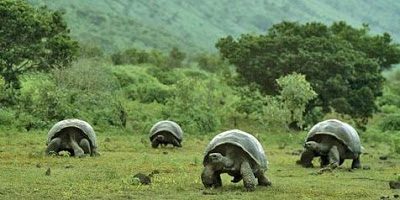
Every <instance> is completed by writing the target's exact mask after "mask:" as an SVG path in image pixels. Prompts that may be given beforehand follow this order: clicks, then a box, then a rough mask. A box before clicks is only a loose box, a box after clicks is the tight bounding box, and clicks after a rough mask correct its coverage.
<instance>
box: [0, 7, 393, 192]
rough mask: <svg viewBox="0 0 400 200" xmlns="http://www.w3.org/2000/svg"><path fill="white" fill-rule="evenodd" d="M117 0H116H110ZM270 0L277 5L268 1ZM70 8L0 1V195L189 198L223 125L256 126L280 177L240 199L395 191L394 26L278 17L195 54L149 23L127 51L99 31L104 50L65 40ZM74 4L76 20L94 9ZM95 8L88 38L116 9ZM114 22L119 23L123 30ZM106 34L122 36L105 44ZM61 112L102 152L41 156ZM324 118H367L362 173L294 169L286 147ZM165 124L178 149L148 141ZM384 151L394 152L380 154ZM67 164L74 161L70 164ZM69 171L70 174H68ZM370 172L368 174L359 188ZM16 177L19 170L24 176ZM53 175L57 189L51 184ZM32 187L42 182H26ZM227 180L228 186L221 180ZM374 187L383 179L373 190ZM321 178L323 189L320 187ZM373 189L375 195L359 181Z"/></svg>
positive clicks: (232, 189) (248, 128)
mask: <svg viewBox="0 0 400 200" xmlns="http://www.w3.org/2000/svg"><path fill="white" fill-rule="evenodd" d="M30 2H32V1H30ZM36 2H38V1H36ZM74 2H75V3H76V1H62V2H60V4H54V5H64V4H68V5H74V4H73V3H74ZM79 2H81V3H82V4H81V5H80V6H79V7H78V6H77V7H75V8H74V9H78V10H79V9H82V8H84V7H85V6H89V4H88V3H87V2H86V1H84V2H83V1H79ZM98 2H99V6H105V4H107V5H110V4H109V3H110V2H108V1H107V3H105V2H101V1H98ZM121 2H125V1H122V0H121V1H118V3H116V4H114V5H120V3H121ZM138 2H140V3H141V4H143V5H147V4H145V2H144V1H143V2H142V1H135V3H138ZM146 2H147V1H146ZM160 2H162V1H160ZM221 2H223V1H219V2H218V3H217V4H221ZM232 2H234V3H235V4H236V3H237V2H236V1H232ZM266 2H267V3H268V1H266ZM53 3H54V2H53V1H52V2H51V3H50V2H48V4H49V5H53ZM303 3H304V2H303ZM181 4H183V5H193V4H195V3H194V1H193V2H192V1H188V2H186V3H181ZM278 4H279V5H280V6H282V5H285V3H276V4H274V5H278ZM320 4H322V3H320ZM341 4H344V3H336V4H335V5H336V6H340V5H341ZM34 5H37V4H34ZM132 5H133V4H132ZM173 5H175V2H174V3H173ZM205 5H208V3H205V4H204V5H203V6H205ZM271 5H272V4H271ZM394 5H397V4H396V3H394ZM126 8H129V6H126ZM167 8H168V7H166V10H168V9H172V8H168V9H167ZM324 8H326V7H324ZM70 9H73V6H71V7H68V6H65V10H64V11H66V12H67V15H63V14H62V13H61V12H59V11H52V10H49V9H48V8H45V7H41V8H36V7H31V6H29V5H28V4H27V3H25V2H24V1H14V0H4V1H1V2H0V11H2V12H0V15H1V18H0V25H1V26H0V33H5V34H0V45H1V46H0V69H1V70H0V144H1V147H0V158H1V159H0V160H2V161H1V163H0V164H1V165H0V166H2V167H1V170H2V171H3V172H4V173H2V175H1V176H0V178H2V179H3V178H5V177H7V178H8V177H12V178H11V180H10V181H5V182H2V183H1V184H0V185H1V186H2V187H0V197H2V195H4V196H5V197H6V198H11V196H12V197H15V198H17V197H21V198H28V197H31V198H54V197H57V196H55V195H54V193H51V192H48V191H47V192H46V191H44V190H43V191H42V189H47V190H49V191H57V192H58V193H57V195H58V194H61V195H62V198H66V199H68V198H111V199H112V198H135V196H132V194H131V193H132V191H135V192H138V193H139V194H144V195H149V194H150V193H151V194H152V195H154V196H150V197H149V198H153V197H154V198H161V197H163V195H168V197H170V198H178V197H179V198H185V197H186V198H193V197H195V198H198V197H199V194H200V191H202V190H203V187H202V185H201V183H200V182H199V178H198V176H197V175H199V173H198V172H199V170H200V169H201V167H202V165H201V159H202V158H201V153H202V150H203V147H204V146H205V145H206V144H207V142H208V141H209V140H210V139H211V137H212V136H214V135H215V134H216V133H218V132H221V131H223V130H227V129H232V128H239V129H242V130H245V131H247V132H250V133H252V134H254V135H255V136H256V137H257V138H258V139H259V140H260V141H261V143H262V144H263V146H264V147H265V148H266V151H267V155H268V156H271V157H270V159H271V160H270V162H271V163H273V166H274V167H272V168H275V169H273V170H272V171H270V172H271V176H272V177H273V179H272V180H273V181H276V186H273V187H272V188H266V189H264V188H263V189H260V190H258V191H256V193H254V194H248V196H246V197H244V198H255V197H257V196H258V195H259V194H260V193H264V191H267V193H269V195H271V197H272V198H281V199H293V198H295V199H296V198H297V199H298V198H304V199H307V198H324V199H329V198H330V199H335V198H339V197H343V196H346V195H348V196H349V198H358V197H360V196H361V197H365V198H367V197H371V196H370V195H373V197H376V196H377V195H378V194H381V191H382V192H384V193H386V194H391V191H388V189H385V188H384V187H383V185H382V184H381V183H382V182H385V184H387V183H386V182H387V180H389V179H394V177H393V178H392V176H393V173H394V172H396V171H398V167H397V166H398V165H397V164H398V156H397V154H398V153H400V139H399V138H400V134H399V131H400V115H399V114H398V113H399V111H400V100H399V99H400V89H399V88H400V70H399V69H397V68H393V65H395V64H398V62H399V61H400V60H399V59H400V58H399V56H400V53H399V52H400V49H399V47H398V45H397V44H396V43H395V42H393V41H392V36H391V35H390V34H388V33H383V34H377V35H375V34H373V32H372V31H370V30H369V26H366V25H365V26H363V27H361V28H355V27H353V26H351V25H350V24H347V23H346V22H335V23H333V24H332V25H325V24H324V23H323V22H308V23H300V22H288V21H284V22H276V23H273V24H271V25H272V28H271V29H269V31H268V32H267V34H261V35H260V34H257V33H251V34H248V32H249V31H242V32H241V33H243V35H242V36H240V37H238V39H235V34H233V36H226V35H227V34H223V36H221V37H220V38H219V39H220V40H219V41H218V42H216V41H213V42H212V44H211V45H212V46H214V45H216V46H217V48H218V50H219V52H218V53H219V54H211V53H205V52H201V53H199V52H197V51H196V50H195V49H198V47H197V46H193V49H191V48H189V47H187V46H185V45H177V43H176V41H172V42H170V43H161V42H160V41H162V40H163V39H162V37H161V40H155V38H157V36H158V35H157V34H158V33H157V34H156V35H151V36H150V37H151V39H152V42H154V43H158V45H160V46H153V45H149V44H150V43H147V40H146V39H143V38H145V37H149V36H147V35H146V33H148V32H146V31H144V32H143V33H140V34H139V33H138V32H135V33H138V34H137V35H135V37H137V40H140V41H142V44H143V45H130V46H129V44H131V43H127V42H124V41H125V40H117V39H115V38H114V37H109V38H108V39H107V40H102V41H103V42H104V43H102V44H101V45H98V44H94V43H91V42H90V41H87V37H89V36H82V37H79V39H80V40H86V42H82V41H80V42H77V41H75V39H74V38H77V37H78V36H77V35H76V34H78V33H79V31H76V28H75V31H74V29H73V28H72V29H71V30H72V34H71V35H73V34H75V36H74V37H71V36H70V33H69V26H67V24H66V22H65V21H64V16H65V17H66V18H67V19H69V20H70V21H69V22H73V21H71V18H70V17H71V15H69V14H68V13H69V12H71V10H70ZM116 10H118V9H117V8H116ZM126 12H128V13H130V12H129V11H128V10H127V11H126ZM76 13H77V14H79V15H80V16H81V17H85V16H91V15H92V14H93V13H91V12H82V11H81V12H77V11H76ZM15 16H17V17H15ZM177 16H179V15H177ZM92 17H94V18H93V19H96V23H97V22H98V24H97V25H98V27H97V28H95V29H93V30H89V31H87V30H88V29H86V31H87V32H90V33H93V34H99V35H98V37H94V38H97V39H98V38H101V37H100V35H102V32H101V31H97V30H100V29H102V27H103V26H104V27H106V26H108V25H109V24H110V23H114V22H115V21H108V19H110V20H111V19H113V18H112V17H110V18H108V17H107V18H102V17H101V16H97V15H94V14H93V16H92ZM177 18H178V17H177ZM83 19H86V18H83ZM113 20H115V19H113ZM172 21H173V20H172ZM123 22H124V21H123V19H121V21H120V26H123ZM132 23H133V24H135V23H134V22H132ZM171 23H173V22H171ZM72 24H74V23H72ZM68 25H69V24H68ZM75 25H76V24H75ZM81 25H82V24H81ZM72 26H74V25H72ZM244 27H246V26H244ZM382 27H384V26H383V25H382ZM88 28H89V29H91V28H93V27H88ZM262 28H263V29H264V30H266V29H267V27H262ZM107 30H108V31H111V32H112V35H116V34H115V33H119V32H114V31H118V29H115V30H109V29H107ZM138 30H139V31H140V30H141V29H138ZM157 30H158V29H157ZM193 30H195V29H193ZM246 30H251V29H246ZM182 33H184V31H182ZM210 33H212V32H210ZM110 34H111V33H110ZM121 34H122V33H121ZM145 35H146V36H145ZM174 37H175V36H174ZM205 37H208V36H207V35H205ZM121 38H124V37H121ZM176 38H180V37H176ZM188 38H189V39H188V40H190V39H191V38H192V37H189V36H188ZM142 39H143V40H142ZM158 39H159V38H158ZM180 39H181V38H180ZM203 39H204V38H203ZM114 40H115V43H119V44H118V45H116V46H113V45H110V46H108V45H107V44H109V42H110V41H114ZM135 40H136V39H135ZM107 41H108V42H107ZM199 41H203V40H202V39H201V38H199V40H196V43H197V44H198V42H199ZM200 43H201V42H200ZM121 44H124V45H126V46H123V45H121ZM202 44H203V45H206V44H207V45H208V43H202ZM200 46H201V45H200ZM6 47H7V48H6ZM151 47H159V48H151ZM201 48H202V47H200V49H201ZM206 48H210V49H211V47H209V46H207V47H206ZM110 49H112V50H110ZM192 50H193V51H192ZM110 52H112V53H110ZM220 56H221V57H220ZM266 72H268V73H266ZM65 118H80V119H82V120H85V121H87V122H89V123H90V124H92V125H93V127H94V128H95V131H96V133H98V135H99V141H100V143H101V146H100V147H99V150H100V151H101V152H104V153H105V154H104V156H103V157H101V158H98V159H97V158H95V159H93V160H94V161H93V162H92V161H91V160H90V159H81V160H67V159H68V158H60V157H44V156H43V155H42V152H43V150H44V146H43V144H44V141H43V142H40V141H41V140H44V138H43V137H44V135H43V132H46V131H47V130H49V128H50V127H51V126H52V125H53V124H54V123H55V122H57V121H59V120H62V119H65ZM327 118H338V119H342V120H345V121H346V122H348V123H350V124H352V125H354V126H356V125H362V126H363V128H364V129H358V130H359V131H360V134H361V138H362V140H363V143H364V144H366V146H365V147H366V152H367V153H368V154H369V156H366V159H365V160H366V163H367V165H370V166H371V167H372V170H371V171H363V170H361V171H358V172H356V173H354V174H351V175H350V176H349V175H348V171H347V169H346V166H345V167H344V168H339V169H338V170H337V171H338V172H337V173H336V172H335V173H328V174H323V175H322V176H324V177H327V178H326V180H327V179H329V181H324V179H321V178H320V177H318V176H312V177H310V176H309V174H308V173H309V171H308V170H307V169H303V168H299V167H298V166H295V165H294V163H295V159H297V155H296V156H292V155H290V154H292V153H293V152H294V153H295V150H299V149H301V147H302V143H303V138H304V135H305V133H306V130H308V128H309V127H310V126H312V125H313V123H315V122H316V121H320V120H323V119H327ZM165 119H169V120H173V121H176V122H178V123H179V124H180V125H181V126H182V128H183V130H184V131H185V140H184V141H185V143H184V144H183V145H184V148H183V149H169V148H164V149H150V148H149V141H148V138H147V133H148V131H149V129H150V127H151V126H152V125H153V124H154V123H155V122H157V121H159V120H165ZM360 121H361V123H360ZM358 128H359V127H358ZM36 133H40V135H39V134H36ZM107 138H108V139H107ZM39 140H40V141H39ZM186 142H187V143H186ZM30 147H32V148H34V149H35V150H32V149H30ZM374 149H375V150H374ZM151 150H152V151H151ZM383 154H384V155H389V157H390V159H392V158H393V160H390V161H378V157H379V156H381V155H383ZM179 155H181V156H179ZM132 156H133V157H132ZM159 156H164V157H163V158H162V159H160V157H159ZM149 159H150V162H149ZM44 163H46V164H44ZM64 163H70V164H68V167H67V166H65V164H64ZM35 165H36V166H35ZM41 165H46V167H51V168H52V169H55V171H54V172H55V174H57V173H59V176H54V177H52V176H51V177H45V178H43V176H42V174H41V173H42V171H41V170H43V168H41ZM70 166H73V167H70ZM99 166H103V167H104V168H99ZM74 167H76V168H75V169H72V170H71V171H72V172H70V171H65V170H64V169H66V168H68V169H70V168H74ZM129 168H135V169H142V170H145V173H150V172H151V171H152V170H154V169H157V170H161V175H160V176H158V177H157V176H156V177H155V178H154V180H155V181H154V186H153V187H154V188H150V187H147V188H146V187H145V186H141V185H136V184H135V183H133V182H132V179H131V178H130V175H132V174H130V173H134V171H132V170H127V169H129ZM89 169H91V170H92V169H93V170H95V173H93V171H91V172H90V171H89ZM290 170H292V172H293V173H291V172H290ZM25 172H28V173H27V174H25ZM54 172H53V173H54ZM287 172H290V173H289V174H287ZM267 173H268V172H267ZM77 174H79V175H78V178H76V176H77ZM305 176H307V177H305ZM365 176H369V177H370V179H366V180H367V182H362V183H360V182H359V179H361V178H363V177H364V178H365ZM21 177H28V179H26V182H23V181H20V179H19V178H21ZM74 177H75V178H74ZM193 177H196V178H193ZM92 180H97V181H98V182H99V184H97V183H96V184H93V183H92ZM307 180H312V181H307ZM363 180H364V179H363ZM49 181H54V182H56V183H57V185H60V186H62V187H58V188H55V187H53V186H54V185H52V184H48V182H49ZM73 181H77V182H78V183H79V184H77V185H74V184H72V182H73ZM109 181H110V182H109ZM335 181H336V182H338V181H346V182H343V183H347V184H350V185H351V188H349V187H347V186H346V184H339V185H340V187H337V188H334V189H332V187H331V185H332V184H333V182H335ZM368 181H370V182H368ZM107 182H109V183H110V184H109V185H107V184H105V183H107ZM178 182H179V183H178ZM35 183H36V184H39V186H37V187H36V186H35V187H31V185H33V184H35ZM292 183H293V184H292ZM341 183H342V182H341ZM224 184H226V185H229V184H231V183H229V180H228V179H227V178H224ZM376 184H379V187H376V188H375V186H376ZM320 186H322V191H324V194H317V195H316V194H315V193H316V192H317V191H318V187H320ZM372 186H374V190H370V189H368V188H371V187H372ZM237 187H238V186H232V187H230V186H228V187H227V189H225V190H224V189H222V190H219V191H217V192H214V191H211V193H212V194H217V195H220V194H222V195H221V196H223V197H224V198H241V196H239V197H238V196H236V195H237V193H236V192H235V191H237V189H238V188H237ZM274 187H275V188H274ZM1 188H5V189H1ZM352 188H355V190H352ZM366 188H367V189H366ZM31 189H32V190H33V191H31ZM171 189H172V190H171ZM154 190H155V192H154ZM193 190H194V192H193ZM73 191H78V193H74V192H73ZM92 191H97V192H100V193H99V194H98V193H97V192H92ZM178 193H179V195H177V194H178ZM32 194H33V196H29V195H32ZM76 194H83V195H84V196H81V197H78V196H77V195H76ZM224 194H227V195H225V196H224ZM288 194H290V195H288ZM13 195H17V196H13ZM180 195H181V196H180ZM58 197H59V196H58ZM211 198H212V197H211Z"/></svg>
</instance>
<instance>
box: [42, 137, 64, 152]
mask: <svg viewBox="0 0 400 200" xmlns="http://www.w3.org/2000/svg"><path fill="white" fill-rule="evenodd" d="M60 145H61V138H54V139H52V140H51V141H50V143H49V145H48V146H47V148H46V151H45V152H46V155H51V154H52V153H58V150H59V148H60Z"/></svg>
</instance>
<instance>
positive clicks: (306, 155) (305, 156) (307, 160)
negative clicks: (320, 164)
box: [297, 149, 315, 168]
mask: <svg viewBox="0 0 400 200" xmlns="http://www.w3.org/2000/svg"><path fill="white" fill-rule="evenodd" d="M314 157H315V153H314V151H312V150H309V149H304V151H303V152H302V153H301V156H300V160H299V161H297V164H300V165H302V166H303V167H307V168H308V167H313V164H312V160H313V159H314Z"/></svg>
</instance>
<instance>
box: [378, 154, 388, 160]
mask: <svg viewBox="0 0 400 200" xmlns="http://www.w3.org/2000/svg"><path fill="white" fill-rule="evenodd" d="M388 157H389V156H387V155H383V156H379V159H381V160H387V159H388Z"/></svg>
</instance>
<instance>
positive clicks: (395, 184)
mask: <svg viewBox="0 0 400 200" xmlns="http://www.w3.org/2000/svg"><path fill="white" fill-rule="evenodd" d="M389 186H390V189H400V182H399V181H389Z"/></svg>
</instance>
